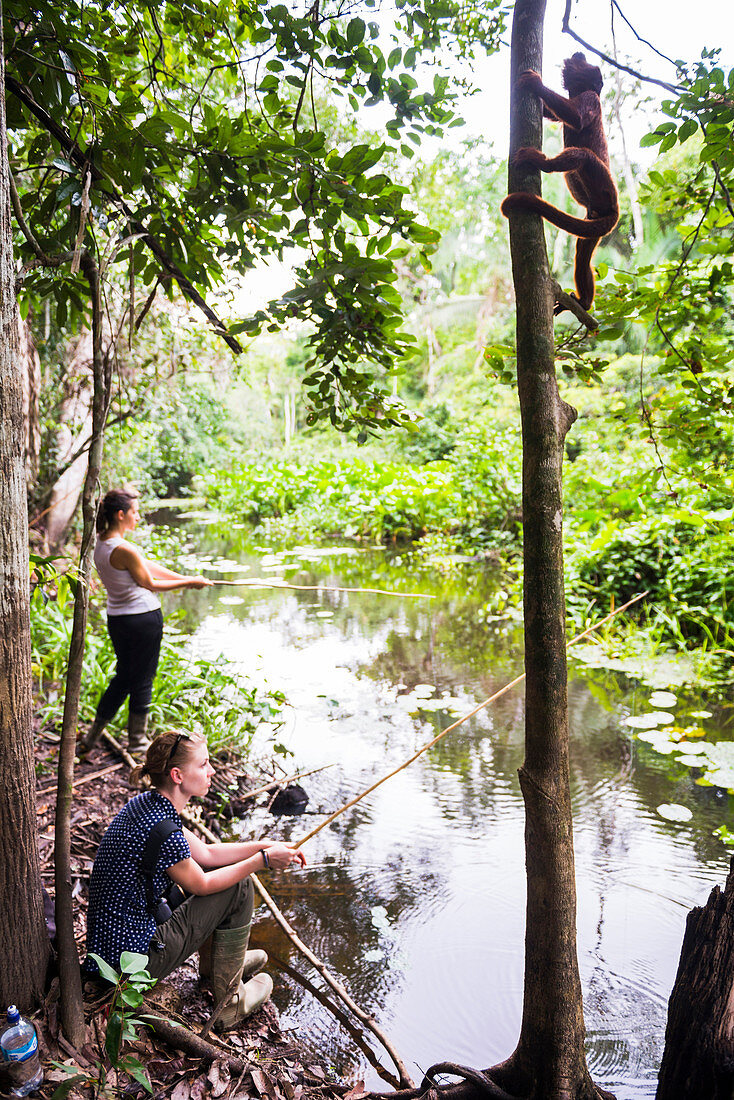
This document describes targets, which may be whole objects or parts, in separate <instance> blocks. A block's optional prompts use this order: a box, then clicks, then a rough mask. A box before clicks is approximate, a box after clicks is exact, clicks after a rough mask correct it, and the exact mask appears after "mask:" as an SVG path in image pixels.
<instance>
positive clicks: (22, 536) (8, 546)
mask: <svg viewBox="0 0 734 1100" xmlns="http://www.w3.org/2000/svg"><path fill="white" fill-rule="evenodd" d="M4 72H5V59H4V56H3V49H2V10H1V8H0V329H1V331H0V515H2V523H0V837H2V847H3V856H2V860H0V960H1V962H0V1005H7V1004H10V1003H12V1002H15V1003H16V1004H17V1005H18V1007H19V1008H20V1009H21V1010H26V1011H27V1010H29V1009H30V1008H31V1007H32V1006H33V1004H34V1002H36V1001H37V1000H38V999H39V997H40V996H41V994H42V992H43V984H44V979H45V974H46V964H47V961H48V954H49V942H48V935H47V933H46V925H45V922H44V916H43V902H42V898H41V872H40V866H39V861H38V845H37V841H36V799H35V792H36V780H35V767H34V763H35V761H34V756H33V731H32V721H31V719H32V711H31V643H30V612H29V599H30V595H29V584H28V574H29V570H28V509H27V504H26V479H25V425H24V419H23V379H22V373H21V369H20V360H19V356H18V321H17V316H16V303H15V271H14V267H13V246H12V239H13V238H12V228H11V222H10V191H9V182H8V157H7V134H6V130H5V93H4V79H3V78H4Z"/></svg>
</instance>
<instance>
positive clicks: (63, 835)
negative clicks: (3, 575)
mask: <svg viewBox="0 0 734 1100" xmlns="http://www.w3.org/2000/svg"><path fill="white" fill-rule="evenodd" d="M81 266H82V270H83V271H84V274H85V275H86V277H87V281H88V283H89V292H90V298H91V302H92V348H93V351H92V372H93V378H94V398H93V405H92V412H93V423H92V442H91V444H90V447H89V457H88V464H87V474H86V478H85V480H84V490H83V493H82V515H83V532H82V545H81V550H80V553H79V572H78V584H77V588H76V592H75V594H74V622H73V626H72V632H71V641H70V643H69V663H68V667H67V671H66V693H65V696H64V717H63V722H62V727H61V744H60V746H59V778H58V791H57V794H56V827H55V841H56V862H55V871H56V931H57V939H58V948H59V977H60V984H61V1021H62V1025H63V1028H64V1032H65V1034H66V1036H67V1038H68V1039H69V1041H70V1042H71V1043H73V1045H74V1046H76V1047H78V1046H80V1045H81V1043H82V1042H83V1041H84V1004H83V999H82V987H81V976H80V972H79V956H78V955H77V950H76V944H75V942H74V903H73V900H72V887H71V803H72V791H73V783H74V757H75V755H76V732H77V719H78V717H79V692H80V689H81V682H82V666H83V661H84V640H85V636H86V627H87V612H88V610H89V579H90V573H91V567H92V550H93V548H94V533H95V514H96V498H97V490H98V485H99V475H100V469H101V465H102V451H103V447H104V425H105V419H106V416H107V408H108V404H109V389H110V386H109V378H108V370H107V367H106V363H105V359H104V357H103V354H102V301H101V296H100V285H99V273H98V271H97V267H96V264H95V263H94V260H93V259H92V258H91V256H90V255H89V254H88V253H86V252H85V253H84V254H83V255H82V260H81Z"/></svg>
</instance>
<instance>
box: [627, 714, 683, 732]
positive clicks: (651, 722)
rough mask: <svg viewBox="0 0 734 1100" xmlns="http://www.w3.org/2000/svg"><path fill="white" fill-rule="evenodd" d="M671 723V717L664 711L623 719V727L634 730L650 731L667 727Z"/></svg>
mask: <svg viewBox="0 0 734 1100" xmlns="http://www.w3.org/2000/svg"><path fill="white" fill-rule="evenodd" d="M672 721H673V715H672V714H668V712H667V711H665V710H653V711H651V712H650V714H637V715H633V716H631V717H629V718H625V719H624V725H625V726H632V728H633V729H636V730H651V729H655V727H656V726H667V725H668V724H669V723H670V722H672Z"/></svg>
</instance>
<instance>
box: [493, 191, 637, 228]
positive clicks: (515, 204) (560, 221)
mask: <svg viewBox="0 0 734 1100" xmlns="http://www.w3.org/2000/svg"><path fill="white" fill-rule="evenodd" d="M500 209H501V210H502V213H503V214H504V215H505V217H507V216H508V213H509V211H510V210H532V211H534V212H535V213H536V214H541V215H542V216H543V217H544V218H545V219H546V221H549V222H550V223H551V224H552V225H557V226H558V228H559V229H564V230H565V231H566V233H573V235H574V236H575V237H605V236H606V235H607V233H611V231H612V230H613V229H614V227H615V225H616V224H617V222H618V221H619V213H618V212H617V211H616V210H615V211H614V212H613V213H610V214H604V215H603V216H602V217H599V218H574V217H573V215H571V214H566V212H565V211H564V210H559V209H558V207H557V206H552V205H551V203H549V202H546V201H545V199H541V198H540V197H539V196H538V195H531V194H530V192H529V191H513V192H512V194H511V195H508V196H507V198H506V199H504V200H503V202H502V206H501V207H500Z"/></svg>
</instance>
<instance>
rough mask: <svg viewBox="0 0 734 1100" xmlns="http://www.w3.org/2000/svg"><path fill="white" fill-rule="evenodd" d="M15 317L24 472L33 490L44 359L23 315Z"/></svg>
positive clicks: (37, 451) (38, 441)
mask: <svg viewBox="0 0 734 1100" xmlns="http://www.w3.org/2000/svg"><path fill="white" fill-rule="evenodd" d="M16 315H17V318H18V341H19V347H20V361H21V364H22V377H23V421H24V433H23V434H24V445H25V472H26V481H27V484H28V486H29V487H30V486H32V485H34V484H35V481H36V478H37V476H38V458H39V455H40V451H41V424H40V420H39V413H38V403H39V399H40V396H41V360H40V359H39V357H38V352H37V351H36V345H35V344H34V343H33V336H32V335H31V330H30V329H29V327H28V325H27V324H26V322H25V321H24V320H23V318H22V317H21V315H20V312H17V313H16Z"/></svg>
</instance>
